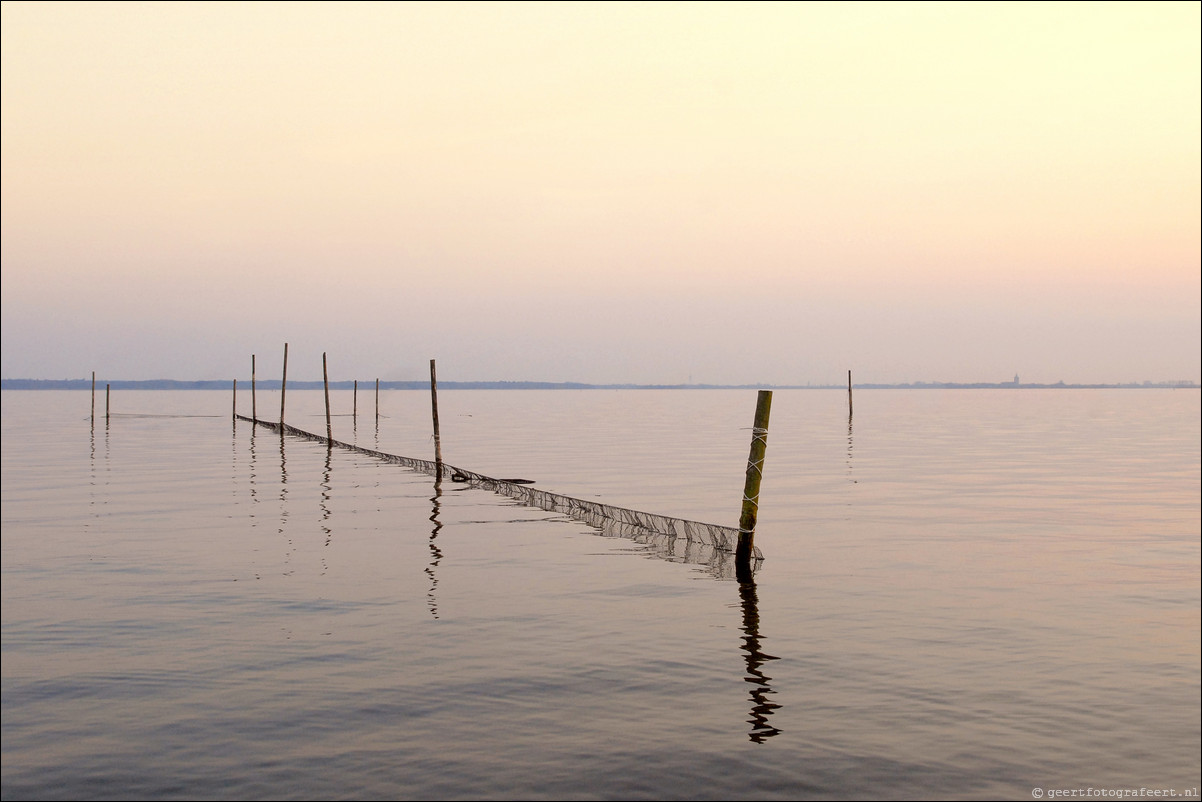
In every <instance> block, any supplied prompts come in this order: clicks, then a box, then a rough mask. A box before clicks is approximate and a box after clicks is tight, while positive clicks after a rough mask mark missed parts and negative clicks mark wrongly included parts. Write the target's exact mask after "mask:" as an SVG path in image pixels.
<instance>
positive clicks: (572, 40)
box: [0, 1, 1202, 385]
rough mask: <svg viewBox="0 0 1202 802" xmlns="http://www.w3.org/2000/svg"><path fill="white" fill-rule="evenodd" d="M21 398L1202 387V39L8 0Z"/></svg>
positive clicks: (685, 16) (406, 9)
mask: <svg viewBox="0 0 1202 802" xmlns="http://www.w3.org/2000/svg"><path fill="white" fill-rule="evenodd" d="M0 9H2V15H3V19H2V25H0V35H2V38H3V42H2V76H0V77H2V84H3V85H2V91H0V104H2V132H0V134H2V136H0V151H2V156H0V157H2V164H0V190H2V198H0V200H2V209H0V212H2V224H3V232H2V237H0V260H2V261H0V281H2V291H0V313H2V314H0V323H2V340H0V342H2V366H0V374H2V375H3V377H4V378H35V379H68V378H87V377H89V376H90V375H91V373H92V371H95V372H96V374H97V376H98V377H100V378H103V379H127V380H136V379H181V380H193V379H233V378H243V377H249V375H250V367H251V355H252V354H254V355H256V358H257V369H258V371H259V375H260V376H268V375H273V373H274V371H276V370H278V366H279V363H280V361H281V357H282V350H283V344H284V343H285V342H287V343H289V367H288V371H289V373H288V375H289V378H290V379H298V380H312V379H320V378H321V375H322V369H321V355H322V354H323V353H326V354H327V358H328V364H329V375H330V379H331V380H332V381H336V380H349V379H361V380H371V379H375V378H380V379H383V380H386V381H387V380H413V379H421V378H424V377H428V375H429V360H430V359H437V361H438V376H439V379H440V380H448V381H493V380H513V381H524V380H526V381H581V382H594V383H672V384H675V383H718V384H757V383H759V384H775V385H791V384H802V385H804V384H807V383H813V384H828V383H829V384H839V383H840V382H843V381H845V380H846V375H847V371H848V370H852V371H854V375H855V377H856V380H857V381H858V382H865V383H878V382H879V383H902V382H911V381H948V382H995V381H1009V380H1011V379H1012V378H1013V376H1014V375H1015V374H1018V375H1020V376H1021V379H1022V381H1023V382H1030V383H1053V382H1057V381H1065V382H1067V383H1070V384H1073V383H1126V382H1132V381H1137V382H1138V381H1175V380H1192V381H1194V382H1198V381H1200V380H1202V334H1200V331H1202V312H1200V306H1199V297H1200V295H1202V285H1200V274H1202V252H1200V240H1202V234H1200V228H1199V220H1200V219H1202V208H1200V203H1199V198H1200V195H1202V184H1200V179H1199V176H1200V174H1202V162H1200V153H1202V143H1200V134H1199V129H1200V119H1202V108H1200V101H1199V98H1200V97H1202V87H1200V82H1199V75H1200V74H1202V34H1200V30H1202V19H1200V9H1202V4H1199V3H1197V2H1169V3H1157V2H1138V3H1123V2H1116V3H1090V2H1070V3H1039V2H1032V3H1025V2H1024V3H989V2H979V3H905V2H901V3H895V2H888V3H871V2H860V3H753V2H740V3H726V2H712V3H686V2H681V3H608V2H607V3H587V2H586V3H555V2H535V3H504V2H497V3H356V2H337V3H320V2H317V3H288V2H269V3H254V2H247V3H227V2H216V3H189V2H172V3H111V2H85V3H56V2H8V1H6V2H3V3H2V4H0Z"/></svg>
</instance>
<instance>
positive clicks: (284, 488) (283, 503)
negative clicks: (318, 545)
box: [278, 430, 295, 576]
mask: <svg viewBox="0 0 1202 802" xmlns="http://www.w3.org/2000/svg"><path fill="white" fill-rule="evenodd" d="M285 440H286V438H285V436H284V432H283V431H282V430H281V431H280V528H279V530H278V532H279V534H281V535H283V537H284V543H285V544H286V549H285V551H284V566H285V570H284V576H291V575H292V573H293V571H292V569H291V568H289V567H288V565H289V563H291V562H292V552H293V551H295V549H293V548H292V538H290V537H288V535H287V533H286V532H285V531H284V530H285V529H286V528H287V524H288V459H287V456H286V455H285V453H284V442H285Z"/></svg>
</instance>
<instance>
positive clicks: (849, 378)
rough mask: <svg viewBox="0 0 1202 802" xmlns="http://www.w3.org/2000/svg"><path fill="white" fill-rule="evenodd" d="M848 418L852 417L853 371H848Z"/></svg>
mask: <svg viewBox="0 0 1202 802" xmlns="http://www.w3.org/2000/svg"><path fill="white" fill-rule="evenodd" d="M847 417H849V418H850V417H851V371H850V370H849V371H847Z"/></svg>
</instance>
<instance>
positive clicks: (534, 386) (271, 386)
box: [0, 379, 1199, 392]
mask: <svg viewBox="0 0 1202 802" xmlns="http://www.w3.org/2000/svg"><path fill="white" fill-rule="evenodd" d="M241 381H242V382H243V387H245V388H247V389H249V387H250V382H249V381H247V380H245V379H243V380H241ZM106 384H107V385H108V386H109V387H111V388H112V389H114V390H222V391H226V392H229V391H230V389H231V387H232V380H229V381H219V380H205V381H176V380H172V379H149V380H141V381H120V380H118V381H114V380H111V379H97V380H96V386H97V387H103V386H104V385H106ZM359 384H360V385H362V387H363V389H364V390H365V391H367V390H373V389H375V382H374V381H361V382H359ZM323 386H324V385H323V384H322V382H319V381H290V382H288V389H290V390H320V389H322V387H323ZM438 386H439V388H440V389H444V390H846V389H847V385H846V384H584V383H580V382H534V381H439V382H438ZM91 387H92V380H91V379H0V390H89V389H91ZM256 387H258V388H261V389H263V390H268V391H270V390H279V389H280V382H279V380H278V379H264V380H261V381H258V382H256ZM853 387H854V389H856V390H1049V389H1052V390H1155V389H1161V390H1163V389H1172V390H1177V389H1185V390H1189V389H1194V390H1196V389H1199V385H1198V384H1197V383H1195V382H1190V381H1174V382H1139V383H1136V382H1131V383H1129V384H1065V383H1064V382H1057V383H1055V384H1016V383H1014V382H996V383H990V382H972V383H959V382H912V383H910V384H872V383H864V384H854V385H853ZM330 388H331V389H333V390H350V389H353V388H354V382H353V381H336V382H330ZM380 389H381V390H428V389H430V382H429V381H381V382H380Z"/></svg>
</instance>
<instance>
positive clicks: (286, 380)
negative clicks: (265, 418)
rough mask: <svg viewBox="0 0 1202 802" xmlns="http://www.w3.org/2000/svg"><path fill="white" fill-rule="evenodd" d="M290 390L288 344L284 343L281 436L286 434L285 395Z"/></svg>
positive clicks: (281, 383) (281, 382)
mask: <svg viewBox="0 0 1202 802" xmlns="http://www.w3.org/2000/svg"><path fill="white" fill-rule="evenodd" d="M287 389H288V343H284V377H283V378H282V379H280V434H283V433H284V393H285V392H286V391H287Z"/></svg>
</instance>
